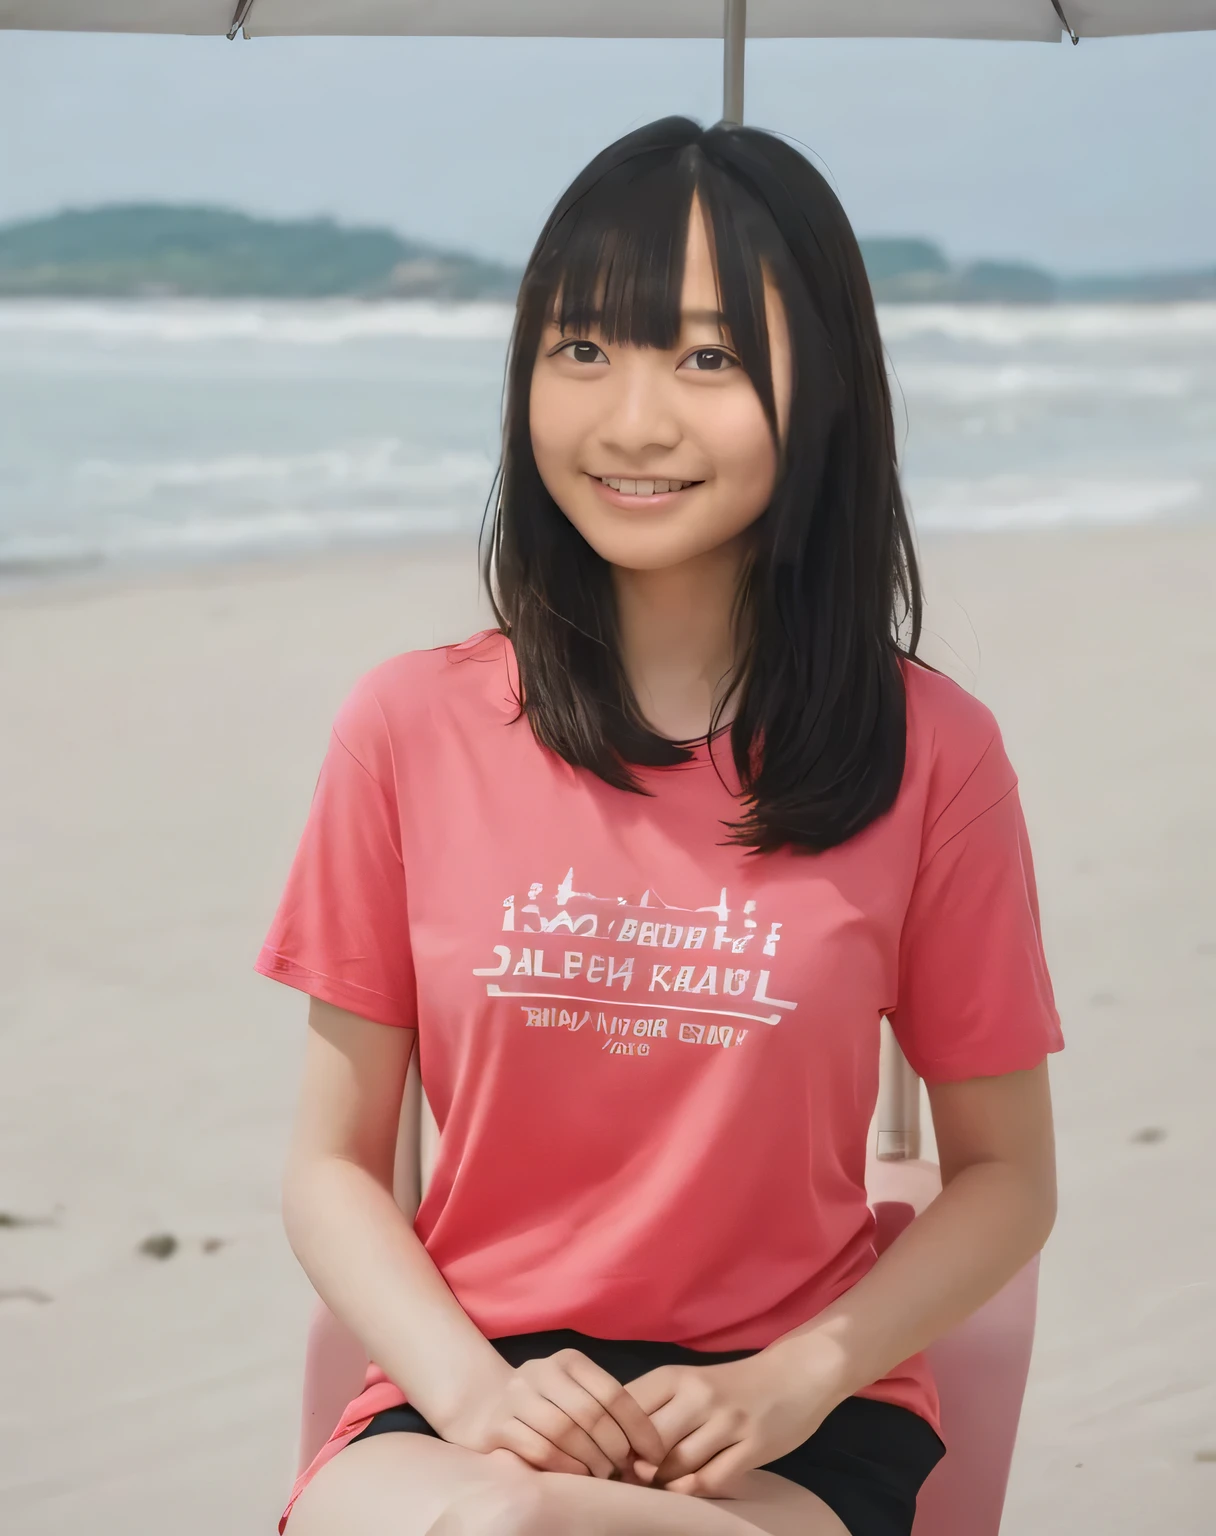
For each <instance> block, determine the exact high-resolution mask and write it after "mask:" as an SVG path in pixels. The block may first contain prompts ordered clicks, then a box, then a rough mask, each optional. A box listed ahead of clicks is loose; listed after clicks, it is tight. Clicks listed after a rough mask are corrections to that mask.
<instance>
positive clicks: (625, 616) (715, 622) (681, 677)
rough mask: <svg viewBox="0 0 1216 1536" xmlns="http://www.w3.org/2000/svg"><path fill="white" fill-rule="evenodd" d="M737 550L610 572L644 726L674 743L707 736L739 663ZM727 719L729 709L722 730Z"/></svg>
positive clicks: (723, 548)
mask: <svg viewBox="0 0 1216 1536" xmlns="http://www.w3.org/2000/svg"><path fill="white" fill-rule="evenodd" d="M742 560H743V549H742V545H741V544H739V543H731V544H729V545H723V546H721V547H720V548H718V549H714V550H710V551H709V552H708V553H706V554H704V555H698V556H697V557H696V558H695V559H694V560H689V561H686V562H685V563H684V564H682V565H677V566H671V567H669V568H667V569H665V570H658V571H634V570H625V569H624V568H622V567H620V566H614V567H613V573H612V574H613V586H614V588H615V591H616V606H617V625H618V631H619V635H620V644H621V664H622V666H623V667H624V669H625V676H626V677H627V678H628V680H629V685H630V687H631V688H632V689H633V695H634V698H635V699H636V700H637V703H638V708H639V709H640V710H641V712H642V715H643V717H644V719H645V720H646V722H647V723H648V724H649V725H650V726H651V727H652V728H653V729H654V730H655V731H657V732H658V733H659V735H660V736H666V737H668V738H669V739H671V740H672V741H689V740H692V739H693V738H695V737H698V736H704V735H705V734H706V732H707V731H708V730H709V727H710V723H711V721H712V720H713V716H714V710H715V708H716V706H717V705H718V703H719V702H720V701H721V700H722V698H723V697H724V696H725V693H726V690H727V688H728V687H729V685H730V680H731V676H732V674H733V672H734V669H735V665H736V662H737V660H738V657H737V649H736V638H735V635H734V632H733V628H732V625H731V615H732V612H733V608H734V601H735V593H736V590H737V588H738V582H739V573H740V569H741V566H742ZM729 720H730V705H728V706H727V709H726V712H725V713H724V714H723V715H722V717H721V720H720V723H721V724H723V725H725V724H727V723H728V722H729Z"/></svg>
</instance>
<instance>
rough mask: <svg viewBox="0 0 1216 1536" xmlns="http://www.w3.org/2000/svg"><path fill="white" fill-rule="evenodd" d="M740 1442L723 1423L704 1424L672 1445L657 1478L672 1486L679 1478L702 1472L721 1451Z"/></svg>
mask: <svg viewBox="0 0 1216 1536" xmlns="http://www.w3.org/2000/svg"><path fill="white" fill-rule="evenodd" d="M737 1443H738V1442H737V1439H736V1437H735V1436H734V1435H732V1434H731V1433H730V1432H729V1430H725V1429H723V1428H722V1427H721V1426H720V1425H717V1426H715V1425H713V1424H702V1425H701V1426H699V1428H697V1429H696V1430H694V1431H693V1433H692V1434H690V1435H685V1437H684V1438H683V1439H682V1440H680V1441H678V1442H677V1443H676V1444H675V1445H673V1446H672V1448H671V1450H669V1451H668V1453H667V1455H666V1456H665V1457H664V1458H663V1460H662V1461H661V1462H660V1463H659V1466H658V1469H657V1471H656V1472H655V1475H654V1481H655V1483H656V1484H659V1485H661V1486H662V1487H664V1488H670V1487H671V1485H672V1483H673V1482H674V1481H675V1480H676V1479H677V1478H681V1477H686V1476H687V1475H689V1474H690V1473H693V1472H700V1471H701V1470H702V1469H703V1468H704V1467H705V1466H706V1465H707V1464H708V1463H709V1462H710V1461H711V1460H712V1459H713V1458H714V1457H716V1456H717V1455H718V1454H719V1453H720V1452H721V1451H725V1450H728V1449H729V1448H730V1447H731V1446H732V1445H735V1444H737Z"/></svg>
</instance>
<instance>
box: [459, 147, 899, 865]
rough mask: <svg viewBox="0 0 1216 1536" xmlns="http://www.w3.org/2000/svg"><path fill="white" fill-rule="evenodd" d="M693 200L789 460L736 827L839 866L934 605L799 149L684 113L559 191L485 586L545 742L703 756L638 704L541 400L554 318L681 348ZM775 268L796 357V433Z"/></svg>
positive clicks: (743, 690)
mask: <svg viewBox="0 0 1216 1536" xmlns="http://www.w3.org/2000/svg"><path fill="white" fill-rule="evenodd" d="M694 197H695V198H696V199H697V200H698V201H699V202H700V204H701V206H702V207H703V209H704V210H705V217H706V226H707V232H708V234H709V238H710V247H711V251H712V253H713V257H714V262H715V267H716V272H717V282H718V288H719V299H720V308H721V310H722V312H723V314H724V316H725V325H726V327H727V332H728V335H729V337H730V341H731V345H732V347H733V349H734V350H735V351H736V352H737V353H738V356H739V360H740V363H741V365H742V366H743V368H744V369H745V370H746V372H747V374H748V377H749V379H750V381H751V383H752V384H753V386H754V388H755V389H756V392H757V394H758V396H759V399H760V401H761V404H762V405H763V408H764V411H765V415H766V416H767V418H768V421H769V426H770V429H771V431H772V436H773V443H774V447H775V448H776V450H777V464H778V471H777V477H776V482H775V486H774V490H773V494H772V497H771V500H770V502H769V505H768V507H767V508H766V509H765V510H764V512H762V513H761V515H760V518H759V519H758V521H757V523H756V524H755V525H754V532H753V537H752V552H751V555H750V557H749V558H748V560H747V561H746V563H745V567H744V570H743V573H742V576H741V579H740V588H739V592H738V595H737V601H736V613H735V622H736V634H737V638H738V644H739V654H740V656H741V663H740V666H739V668H738V670H737V673H736V675H735V677H734V679H733V681H732V683H731V686H730V692H729V693H728V695H727V698H728V699H731V698H733V701H734V704H735V715H734V720H733V723H732V725H731V728H730V743H731V751H732V755H733V757H734V761H735V766H736V770H737V772H738V776H739V782H740V785H741V788H742V814H741V816H740V819H739V820H738V821H737V822H733V823H728V826H729V829H730V835H731V838H732V840H734V841H737V842H739V843H742V844H744V845H747V846H750V847H751V848H753V849H754V850H756V851H771V850H774V849H777V848H782V847H791V848H794V849H801V850H806V851H811V852H820V851H822V850H824V849H827V848H830V847H833V846H835V845H837V844H839V843H842V842H844V841H845V840H846V839H848V838H850V837H852V836H853V835H854V834H855V833H857V832H859V831H861V830H862V828H864V827H866V826H867V825H869V823H870V822H871V821H873V820H874V819H875V818H876V817H877V816H880V815H881V814H882V813H883V812H884V811H886V810H888V809H889V808H890V806H891V805H892V804H893V802H894V800H895V797H896V795H897V794H898V792H899V786H900V783H901V780H902V778H903V769H904V758H905V750H906V718H905V700H904V684H903V675H902V671H901V664H900V658H901V656H908V657H911V656H913V655H914V654H915V651H916V647H917V643H918V641H919V637H920V627H921V592H920V581H919V576H918V572H917V565H916V557H915V552H914V549H913V545H912V535H911V529H910V526H909V522H908V517H907V513H906V511H905V507H904V502H903V497H902V494H901V490H900V484H899V476H898V468H897V455H896V445H895V430H894V423H893V420H892V413H891V398H890V392H889V389H888V386H887V377H886V370H885V367H884V360H883V350H882V342H881V339H880V336H879V331H878V321H877V317H876V315H875V310H874V301H873V297H872V295H871V292H870V285H869V281H868V279H867V276H866V271H865V266H864V264H863V262H862V257H861V252H860V250H859V248H858V244H857V240H856V238H855V236H854V234H853V231H852V229H851V227H850V225H849V221H848V219H847V218H846V216H845V213H844V209H843V208H842V207H841V205H840V202H839V200H838V199H837V197H836V196H835V194H834V193H833V191H832V189H831V188H830V187H829V185H828V183H827V182H826V181H825V179H824V178H823V177H822V176H821V175H820V174H819V172H818V171H817V170H816V169H815V168H814V166H812V165H811V163H810V162H809V161H808V160H807V159H805V158H804V157H803V156H802V155H801V154H799V153H798V151H797V150H795V149H794V148H792V147H791V146H790V145H789V144H787V143H786V142H785V141H784V140H782V139H780V138H777V137H776V136H775V135H773V134H770V133H766V132H763V131H761V130H759V129H756V128H741V127H734V126H728V125H725V124H718V125H716V126H714V127H711V128H702V127H700V126H699V125H698V124H697V123H695V122H693V121H692V120H691V119H689V118H685V117H666V118H663V119H661V120H660V121H658V122H655V123H651V124H649V125H648V126H647V127H644V128H640V129H638V130H637V131H636V132H634V133H630V134H627V135H626V136H625V137H624V138H622V139H618V140H617V142H616V143H615V144H612V145H610V146H609V148H607V149H606V150H604V151H603V153H601V154H599V155H597V156H596V157H595V159H594V160H592V162H591V163H590V165H588V166H587V168H586V169H585V170H584V171H582V172H581V174H580V175H578V176H577V177H576V178H575V180H574V181H573V183H572V184H571V185H570V187H569V188H568V190H567V191H566V192H565V193H564V194H563V195H562V197H561V198H560V199H559V200H558V203H557V205H556V207H555V208H554V209H553V212H552V213H551V214H550V216H549V218H548V220H547V221H546V223H545V227H544V229H543V230H542V231H541V235H540V238H539V239H538V241H537V242H536V246H535V248H534V250H533V252H532V255H531V257H530V259H529V261H528V264H527V267H526V269H525V271H524V275H523V280H522V283H521V287H520V292H519V298H518V302H517V308H516V318H515V325H514V329H513V332H512V337H511V344H510V350H509V354H508V363H507V387H506V405H505V414H504V427H503V433H504V443H503V459H502V464H501V467H500V474H499V478H498V482H497V491H496V494H495V495H494V497H493V498H492V511H491V521H490V524H489V529H488V535H487V537H486V539H485V543H484V551H483V574H484V577H485V581H486V585H487V588H488V590H489V592H490V597H491V601H492V603H493V605H494V611H495V614H496V616H497V619H498V622H499V626H500V628H501V629H502V630H503V632H504V633H505V634H506V635H508V636H509V637H510V640H511V642H512V645H513V647H514V651H515V656H516V659H517V663H518V667H519V681H520V707H521V710H522V712H523V713H524V714H525V715H526V717H527V719H528V721H529V722H530V724H531V728H532V730H533V732H534V733H535V735H536V737H537V739H538V740H539V741H540V742H541V743H543V745H545V746H546V747H549V748H551V749H552V750H553V751H554V752H556V753H558V754H559V755H560V756H561V757H563V758H564V759H565V760H566V761H567V762H568V763H572V764H574V765H576V766H579V767H582V768H586V769H589V770H590V771H591V772H592V773H595V774H597V775H598V776H599V777H600V778H601V779H603V780H605V781H606V782H607V783H609V784H612V785H615V786H616V787H618V788H620V789H623V790H634V791H637V792H640V793H645V790H644V789H643V787H642V785H641V783H640V781H639V779H638V777H637V775H636V774H635V772H634V771H633V769H634V767H636V766H664V765H670V764H675V763H679V762H682V761H685V760H687V758H688V756H689V752H688V749H687V747H681V746H678V745H676V744H674V743H672V742H670V741H668V740H666V739H665V738H663V737H662V736H660V735H658V734H657V733H656V732H655V731H654V730H653V729H651V727H650V726H649V725H648V724H647V723H646V721H645V720H644V719H643V717H642V714H641V712H640V710H639V708H638V706H637V703H636V700H635V699H634V697H633V694H632V690H631V689H630V687H629V684H628V681H627V679H626V677H625V673H624V670H623V668H622V665H621V660H620V654H619V647H618V643H617V619H616V607H615V600H614V596H613V587H612V580H611V572H610V569H609V567H608V565H607V563H606V562H605V561H604V560H603V559H602V558H601V557H600V556H599V555H598V554H596V552H595V551H594V550H593V549H592V548H591V547H590V546H589V545H588V544H587V542H586V541H585V540H584V539H583V537H582V535H581V534H580V533H579V532H578V531H577V530H576V529H575V527H574V526H573V524H572V523H571V522H570V521H569V520H568V519H567V518H566V517H565V516H564V514H563V513H562V511H561V510H560V508H559V507H558V506H557V505H556V503H555V502H554V501H553V499H552V497H551V496H550V495H549V492H548V491H547V490H546V488H545V485H544V483H543V481H542V480H541V477H540V473H539V471H538V469H537V466H536V461H535V458H534V456H533V452H532V443H531V432H530V426H529V394H530V387H531V378H532V369H533V366H534V362H535V359H536V355H537V351H538V348H539V345H540V340H541V336H542V333H543V330H544V327H545V325H546V323H548V321H549V320H550V319H551V318H556V319H557V321H558V323H559V324H560V325H561V326H562V328H563V329H569V330H574V331H575V332H576V333H577V332H579V331H582V332H583V334H586V330H587V328H588V327H589V326H590V325H591V324H592V323H594V324H595V325H596V326H598V328H599V330H600V332H601V333H602V334H603V336H604V338H605V339H606V340H607V341H608V342H609V343H613V342H616V343H627V344H632V345H636V346H651V347H661V348H673V347H674V346H676V344H677V341H678V337H679V332H680V307H681V291H682V287H683V271H684V255H685V249H686V242H687V236H688V221H689V215H690V210H691V207H692V203H693V199H694ZM766 273H767V274H768V275H769V277H770V279H771V281H772V282H773V284H774V285H775V287H776V289H777V291H778V293H779V294H780V297H781V300H782V303H783V305H784V309H785V315H786V319H787V323H788V326H789V331H790V339H791V348H792V354H793V375H794V376H793V381H792V394H791V401H790V412H789V423H788V431H787V432H786V433H785V434H784V438H783V435H782V433H781V431H780V428H779V423H778V420H777V410H776V403H775V399H774V391H773V383H772V372H771V362H770V354H769V340H768V332H767V326H766V320H765V303H764V281H765V275H766ZM905 626H906V628H907V637H906V643H905V640H904V639H903V638H901V631H902V630H904V628H905ZM725 702H726V701H725V700H724V701H723V702H722V703H721V704H720V705H719V710H720V709H721V708H723V707H724V706H725ZM715 723H716V720H715ZM711 730H712V727H711Z"/></svg>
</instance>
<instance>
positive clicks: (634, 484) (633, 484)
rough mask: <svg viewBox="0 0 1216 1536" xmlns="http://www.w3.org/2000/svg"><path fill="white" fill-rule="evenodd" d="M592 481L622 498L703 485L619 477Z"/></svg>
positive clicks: (664, 492) (602, 477) (699, 483)
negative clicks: (616, 492)
mask: <svg viewBox="0 0 1216 1536" xmlns="http://www.w3.org/2000/svg"><path fill="white" fill-rule="evenodd" d="M592 479H593V480H598V481H599V482H600V484H601V485H606V486H608V487H609V488H610V489H611V490H614V491H619V492H620V494H621V495H622V496H662V495H665V494H666V493H667V492H668V491H686V490H688V488H689V486H693V485H703V484H704V483H705V482H704V481H702V480H626V479H623V478H622V477H621V476H619V475H593V476H592Z"/></svg>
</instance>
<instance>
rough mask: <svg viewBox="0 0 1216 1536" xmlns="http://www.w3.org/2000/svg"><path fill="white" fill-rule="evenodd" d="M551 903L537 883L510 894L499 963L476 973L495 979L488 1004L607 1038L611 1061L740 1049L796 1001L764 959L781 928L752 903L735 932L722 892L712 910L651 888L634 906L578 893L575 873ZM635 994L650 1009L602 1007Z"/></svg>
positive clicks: (527, 1019)
mask: <svg viewBox="0 0 1216 1536" xmlns="http://www.w3.org/2000/svg"><path fill="white" fill-rule="evenodd" d="M544 896H545V886H544V883H543V882H540V881H537V882H534V883H533V884H531V885H530V886H529V887H528V891H527V898H526V901H525V902H524V903H522V904H520V905H517V902H516V898H515V896H514V895H511V896H508V897H506V899H505V900H504V901H503V904H502V906H503V916H502V931H503V933H505V934H510V935H511V936H512V937H511V940H510V942H508V943H503V944H495V945H494V947H493V953H494V956H495V959H494V963H493V964H491V965H484V966H475V967H474V969H473V974H474V975H475V976H483V977H486V978H487V980H486V984H485V985H486V995H487V996H488V997H492V998H501V999H503V1000H507V999H518V1003H517V1006H518V1007H519V1009H520V1012H521V1015H522V1018H523V1023H524V1024H525V1025H526V1026H528V1027H529V1028H541V1029H566V1030H568V1031H569V1032H570V1033H571V1034H577V1033H578V1032H579V1031H580V1030H582V1029H584V1028H587V1029H589V1030H591V1032H592V1033H594V1034H598V1035H604V1036H607V1037H608V1038H606V1039H605V1040H604V1042H603V1044H602V1046H601V1049H602V1050H607V1051H609V1052H610V1054H613V1055H630V1056H632V1055H638V1056H648V1055H649V1054H650V1051H651V1042H652V1041H656V1040H667V1039H672V1040H676V1041H678V1042H680V1043H682V1044H685V1045H717V1046H722V1047H727V1048H729V1047H732V1046H739V1045H742V1044H743V1042H744V1041H745V1040H746V1039H747V1036H748V1033H749V1030H750V1029H751V1027H752V1026H753V1025H757V1024H767V1025H775V1024H779V1023H780V1022H781V1018H782V1016H783V1014H784V1013H786V1012H789V1011H792V1010H793V1009H795V1008H797V1006H798V1004H797V1003H795V1002H789V1001H787V1000H786V999H784V998H780V997H777V996H774V994H773V992H772V989H771V974H772V970H771V967H770V966H766V965H764V964H762V963H761V962H762V961H763V960H765V959H772V958H774V957H775V956H776V954H777V946H778V944H779V943H780V942H781V926H782V925H781V924H780V923H779V922H772V923H770V924H769V925H768V929H767V931H766V932H765V931H763V930H762V924H761V921H760V920H759V918H758V917H757V916H756V902H755V901H745V902H744V903H743V906H742V909H741V910H740V912H739V913H738V914H737V915H735V922H734V924H733V925H732V915H733V914H732V910H731V906H730V902H729V899H728V894H727V891H726V888H725V887H723V889H722V890H721V891H720V892H719V895H718V899H717V901H716V902H714V903H712V904H711V905H708V906H704V907H679V906H672V905H671V904H670V903H668V902H665V901H664V900H663V899H662V897H661V896H659V895H658V893H657V892H655V891H653V890H649V889H648V890H646V891H644V892H643V893H642V895H641V897H640V898H639V899H638V900H637V901H631V900H630V899H629V898H628V897H626V896H596V895H594V894H592V893H591V892H589V891H576V890H575V889H574V870H573V868H571V869H569V870H567V871H566V874H565V876H564V878H563V879H562V881H561V882H560V884H558V885H557V886H556V887H555V888H554V890H553V893H552V895H551V896H550V897H549V898H548V899H547V900H546V901H544V903H543V904H542V901H541V898H542V897H544ZM532 934H537V935H546V936H548V939H547V942H543V943H541V944H536V943H534V942H533V941H532V939H531V938H529V937H525V935H532ZM558 935H564V936H565V937H564V939H563V938H557V937H556V936H558ZM576 945H577V947H575V946H576ZM647 950H658V951H661V952H662V958H661V959H660V958H652V957H651V956H650V955H648V954H646V953H645V951H647ZM728 962H729V963H728ZM749 962H750V963H749ZM547 983H548V985H547ZM552 983H558V985H557V986H553V985H551V984H552ZM538 984H539V985H538ZM631 993H632V996H631V995H630V994H631ZM643 995H644V999H645V1000H644V1002H643ZM635 999H636V1004H637V1005H640V1006H641V1007H642V1008H643V1009H644V1013H643V1014H635V1013H633V1012H629V1013H623V1012H606V1011H605V1005H608V1006H609V1007H612V1006H613V1005H616V1006H617V1007H620V1006H621V1004H625V1005H628V1004H629V1003H630V1002H634V1001H635ZM656 1008H662V1009H664V1010H665V1011H664V1013H663V1014H661V1015H657V1016H656V1014H655V1012H654V1010H655V1009H656ZM625 1037H629V1038H628V1039H626V1038H625Z"/></svg>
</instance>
